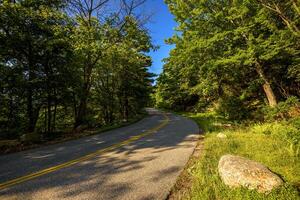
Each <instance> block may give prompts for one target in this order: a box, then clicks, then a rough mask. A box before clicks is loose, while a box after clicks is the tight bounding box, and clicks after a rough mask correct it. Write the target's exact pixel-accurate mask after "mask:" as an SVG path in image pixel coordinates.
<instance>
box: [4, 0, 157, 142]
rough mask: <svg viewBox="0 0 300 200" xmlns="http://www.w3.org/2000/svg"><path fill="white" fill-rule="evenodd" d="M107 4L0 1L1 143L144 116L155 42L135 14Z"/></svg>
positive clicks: (45, 136)
mask: <svg viewBox="0 0 300 200" xmlns="http://www.w3.org/2000/svg"><path fill="white" fill-rule="evenodd" d="M101 2H102V1H91V3H92V4H91V6H87V4H85V3H86V1H64V0H55V1H39V0H22V1H4V2H1V3H0V104H1V107H0V138H1V139H5V138H7V139H13V138H16V139H18V138H20V136H21V135H23V134H26V135H28V134H29V135H30V134H37V135H39V137H40V138H55V137H56V135H57V134H58V136H59V135H61V134H63V133H65V132H70V131H72V129H73V130H75V131H74V133H75V132H78V130H81V129H84V128H86V127H95V126H98V127H101V126H110V125H115V124H118V123H121V122H122V121H130V119H132V118H135V117H136V116H138V115H139V114H140V113H141V112H142V109H143V107H144V106H145V105H146V104H147V102H148V99H149V95H150V92H151V82H152V77H153V74H151V73H149V72H148V67H149V66H150V65H151V58H150V57H149V56H147V52H149V51H150V49H152V48H153V45H152V43H151V38H150V36H149V34H148V32H147V31H146V30H145V28H143V24H141V23H139V20H138V19H137V17H136V15H134V14H127V15H125V14H124V12H123V11H122V12H121V13H122V15H118V13H119V12H118V13H114V11H110V12H109V11H107V10H106V9H103V8H104V6H108V5H109V3H111V2H110V1H107V3H106V2H105V3H104V4H101ZM120 2H123V3H126V1H120ZM132 2H133V3H137V2H135V1H132ZM126 5H127V4H126ZM126 5H123V7H124V6H125V7H126ZM138 5H139V4H138ZM82 6H87V7H86V8H85V9H79V10H76V8H80V7H81V8H83V7H82ZM123 7H122V8H123ZM125 7H124V9H125ZM126 9H128V8H127V7H126ZM75 10H76V11H75ZM100 12H103V13H102V14H103V16H105V19H102V18H100V16H101V14H100ZM129 13H135V12H133V10H132V11H130V12H129ZM58 136H57V137H58Z"/></svg>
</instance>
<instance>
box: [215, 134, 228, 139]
mask: <svg viewBox="0 0 300 200" xmlns="http://www.w3.org/2000/svg"><path fill="white" fill-rule="evenodd" d="M217 137H218V138H222V139H224V138H227V135H225V134H224V133H218V135H217Z"/></svg>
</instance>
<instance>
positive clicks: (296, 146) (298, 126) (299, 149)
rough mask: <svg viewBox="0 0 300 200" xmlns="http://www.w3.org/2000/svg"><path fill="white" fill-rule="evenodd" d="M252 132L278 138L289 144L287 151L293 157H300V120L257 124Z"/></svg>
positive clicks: (252, 128)
mask: <svg viewBox="0 0 300 200" xmlns="http://www.w3.org/2000/svg"><path fill="white" fill-rule="evenodd" d="M250 132H251V133H254V134H265V135H270V136H273V137H277V138H279V139H281V140H283V141H285V142H286V143H287V145H286V150H287V151H288V152H289V153H290V155H291V156H295V157H297V156H299V155H300V118H299V119H297V120H296V119H294V120H293V121H290V122H273V123H264V124H256V125H254V126H252V127H251V128H250Z"/></svg>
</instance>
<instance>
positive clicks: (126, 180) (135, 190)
mask: <svg viewBox="0 0 300 200" xmlns="http://www.w3.org/2000/svg"><path fill="white" fill-rule="evenodd" d="M149 113H150V115H149V116H148V117H146V118H145V119H143V120H141V121H139V122H138V123H135V124H132V125H130V126H127V127H123V128H119V129H116V130H112V131H108V132H105V133H101V134H99V135H94V136H90V137H85V138H81V139H78V140H73V141H68V142H64V143H60V144H55V145H50V146H45V147H42V148H38V149H32V150H28V151H24V152H19V153H15V154H8V155H4V156H0V199H22V200H31V199H32V200H33V199H34V200H36V199H37V200H38V199H43V200H47V199H49V200H50V199H51V200H55V199H72V200H73V199H105V200H106V199H128V200H134V199H139V200H146V199H165V198H166V197H167V195H168V193H169V191H170V189H171V188H172V186H173V185H174V183H175V181H176V178H177V177H178V175H179V174H180V172H181V170H182V169H183V167H184V166H185V164H186V163H187V161H188V158H189V156H190V155H191V154H192V152H193V150H194V148H195V146H196V143H197V139H198V136H199V135H198V133H199V129H198V126H197V125H196V123H194V122H193V121H191V120H189V119H186V118H184V117H180V116H177V115H174V114H171V113H162V112H160V111H157V110H154V109H149ZM124 141H125V142H124ZM74 161H76V162H74ZM68 163H69V164H68ZM70 163H71V164H70ZM66 164H67V165H66ZM48 169H52V170H50V171H49V170H48ZM41 172H46V173H41ZM32 174H33V175H35V176H32ZM36 174H38V175H36ZM24 177H25V178H24ZM26 177H27V178H26ZM28 177H29V178H28ZM15 180H17V181H15ZM11 182H12V183H13V184H6V183H11ZM1 184H2V188H1Z"/></svg>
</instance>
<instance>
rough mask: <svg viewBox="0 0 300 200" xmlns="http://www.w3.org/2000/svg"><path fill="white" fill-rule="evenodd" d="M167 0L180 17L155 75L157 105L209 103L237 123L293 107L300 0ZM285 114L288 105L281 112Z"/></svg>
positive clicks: (299, 92)
mask: <svg viewBox="0 0 300 200" xmlns="http://www.w3.org/2000/svg"><path fill="white" fill-rule="evenodd" d="M166 3H167V4H168V6H169V9H170V11H171V12H172V14H173V15H174V16H175V19H176V21H177V22H178V27H177V28H176V30H177V31H178V34H176V35H174V36H173V37H172V38H170V39H168V40H167V42H168V43H169V44H173V45H175V46H176V47H175V48H174V49H173V50H172V51H171V53H170V56H169V57H168V58H166V59H165V65H164V70H163V73H162V74H161V75H160V77H159V79H158V84H157V88H156V91H157V93H156V95H155V97H154V98H155V99H156V104H157V106H159V107H164V108H169V109H176V110H185V111H196V112H197V111H203V110H205V109H207V108H213V109H215V110H217V111H218V112H219V113H221V114H223V115H224V116H226V117H227V118H231V119H234V120H242V119H248V118H253V117H254V118H259V119H260V118H264V117H265V116H266V115H265V114H270V113H276V112H277V111H276V110H280V109H281V110H282V109H288V108H291V107H292V106H293V105H296V104H297V102H298V101H299V97H300V59H299V53H300V51H299V50H300V43H299V41H300V40H299V39H300V2H299V1H297V0H226V1H213V0H189V1H185V0H166ZM298 109H299V108H298ZM289 114H290V111H287V110H285V111H284V112H281V113H280V116H282V115H289ZM280 116H277V117H280ZM274 117H276V116H275V115H274Z"/></svg>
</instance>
